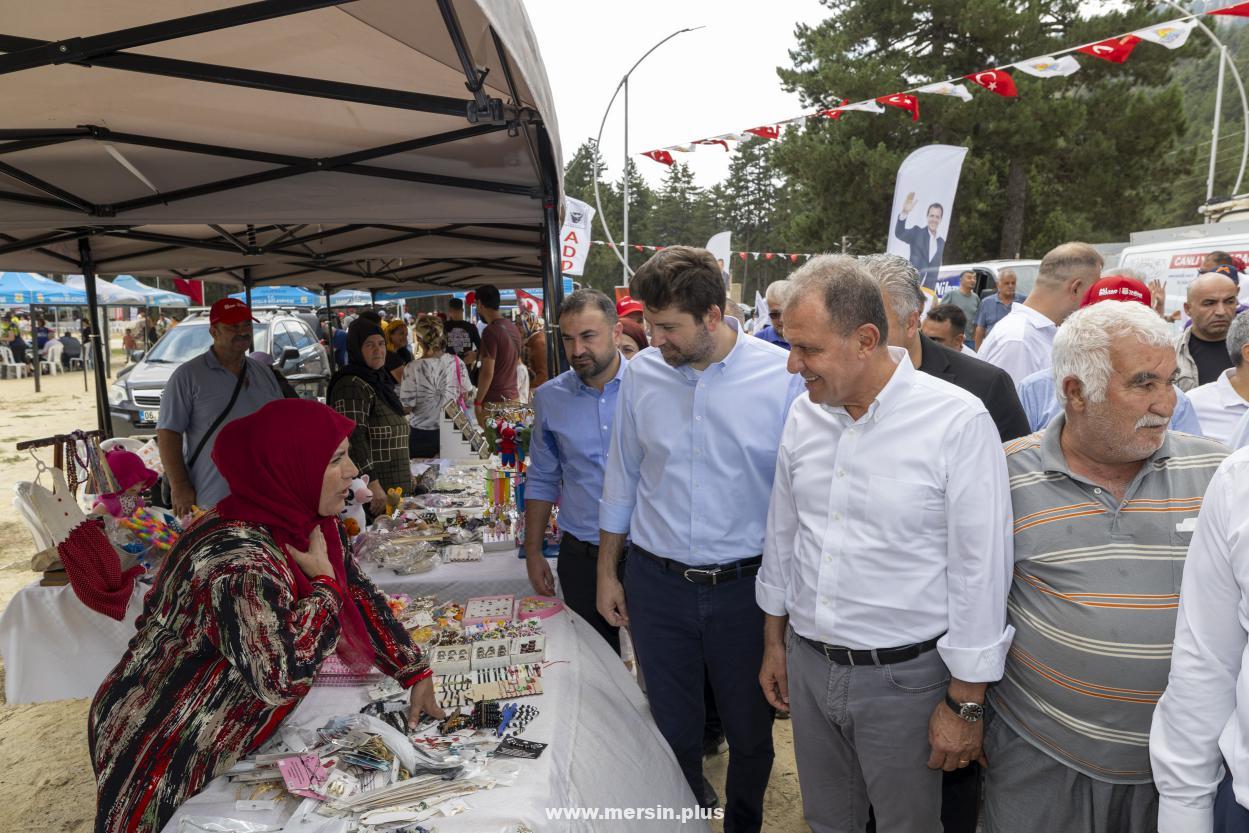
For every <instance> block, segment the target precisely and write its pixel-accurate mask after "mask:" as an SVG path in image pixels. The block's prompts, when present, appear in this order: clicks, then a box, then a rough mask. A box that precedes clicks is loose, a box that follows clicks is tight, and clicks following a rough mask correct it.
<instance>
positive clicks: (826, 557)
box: [824, 555, 833, 564]
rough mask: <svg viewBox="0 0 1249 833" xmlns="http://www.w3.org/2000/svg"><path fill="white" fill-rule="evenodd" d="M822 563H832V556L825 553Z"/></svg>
mask: <svg viewBox="0 0 1249 833" xmlns="http://www.w3.org/2000/svg"><path fill="white" fill-rule="evenodd" d="M824 563H825V564H832V563H833V557H832V556H831V555H826V556H824Z"/></svg>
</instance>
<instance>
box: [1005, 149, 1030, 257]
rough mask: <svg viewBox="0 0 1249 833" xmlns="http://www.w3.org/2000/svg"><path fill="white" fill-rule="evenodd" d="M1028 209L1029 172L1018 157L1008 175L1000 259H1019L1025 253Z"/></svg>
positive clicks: (1012, 162)
mask: <svg viewBox="0 0 1249 833" xmlns="http://www.w3.org/2000/svg"><path fill="white" fill-rule="evenodd" d="M1027 207H1028V172H1027V170H1026V169H1025V168H1024V163H1023V162H1022V161H1020V160H1019V158H1018V157H1015V158H1012V159H1011V160H1010V170H1009V171H1007V174H1006V214H1005V216H1004V217H1003V218H1002V244H1001V246H1000V247H999V248H998V257H1003V258H1017V257H1019V255H1020V253H1021V252H1022V251H1023V220H1024V215H1025V213H1026V209H1027Z"/></svg>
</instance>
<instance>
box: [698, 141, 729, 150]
mask: <svg viewBox="0 0 1249 833" xmlns="http://www.w3.org/2000/svg"><path fill="white" fill-rule="evenodd" d="M694 144H696V145H720V146H721V147H722V148H724V149H725V150H726V151H727V150H728V149H729V143H728V142H726V141H724V140H723V139H698V140H697V141H695V142H694Z"/></svg>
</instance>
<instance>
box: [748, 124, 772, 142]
mask: <svg viewBox="0 0 1249 833" xmlns="http://www.w3.org/2000/svg"><path fill="white" fill-rule="evenodd" d="M746 132H747V133H753V134H754V135H756V136H761V137H763V138H764V139H779V138H780V137H781V129H780V128H779V127H777V126H776V125H774V124H770V125H765V126H763V127H748V128H746Z"/></svg>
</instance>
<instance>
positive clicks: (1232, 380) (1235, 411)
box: [1188, 312, 1249, 448]
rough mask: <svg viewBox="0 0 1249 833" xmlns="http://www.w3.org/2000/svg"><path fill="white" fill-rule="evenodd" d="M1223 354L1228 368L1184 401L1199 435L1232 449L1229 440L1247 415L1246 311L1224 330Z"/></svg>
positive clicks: (1248, 358)
mask: <svg viewBox="0 0 1249 833" xmlns="http://www.w3.org/2000/svg"><path fill="white" fill-rule="evenodd" d="M1227 353H1228V355H1229V356H1230V357H1231V359H1232V366H1231V367H1229V368H1228V369H1227V370H1224V371H1223V372H1222V373H1220V374H1219V378H1218V379H1216V380H1215V381H1213V382H1208V383H1207V384H1204V385H1199V386H1198V387H1195V388H1193V389H1192V390H1190V391H1189V392H1188V398H1189V399H1190V400H1191V401H1192V403H1193V410H1194V411H1196V412H1197V419H1198V421H1200V422H1201V432H1202V434H1204V435H1205V436H1206V437H1208V438H1210V439H1212V440H1217V441H1219V442H1221V443H1223V445H1226V446H1230V447H1232V448H1235V447H1236V446H1234V445H1232V437H1233V435H1234V434H1235V432H1236V428H1237V427H1238V426H1239V425H1240V421H1241V420H1242V419H1243V418H1244V416H1245V414H1246V413H1249V371H1245V370H1244V368H1245V367H1246V366H1247V363H1249V312H1242V313H1241V314H1240V315H1238V316H1236V318H1234V319H1233V320H1232V325H1231V326H1230V327H1228V329H1227ZM1242 371H1243V372H1242Z"/></svg>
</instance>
